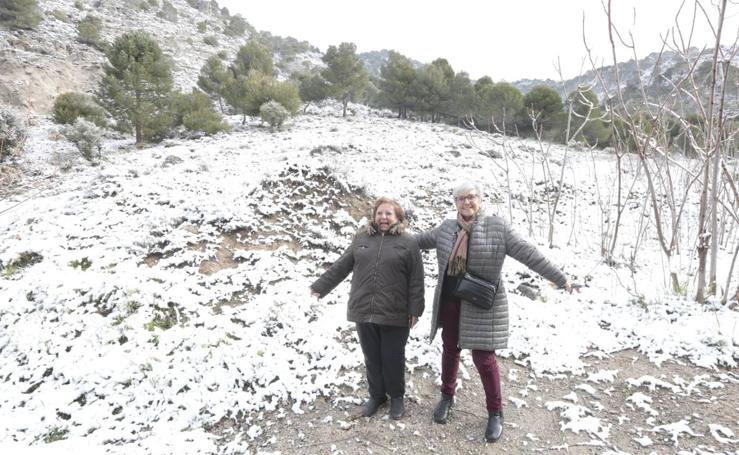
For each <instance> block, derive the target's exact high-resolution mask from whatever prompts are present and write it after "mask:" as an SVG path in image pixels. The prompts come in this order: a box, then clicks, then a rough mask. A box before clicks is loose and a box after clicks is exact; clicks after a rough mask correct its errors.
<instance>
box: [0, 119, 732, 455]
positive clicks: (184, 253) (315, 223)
mask: <svg viewBox="0 0 739 455" xmlns="http://www.w3.org/2000/svg"><path fill="white" fill-rule="evenodd" d="M353 110H354V113H355V114H354V115H351V116H349V117H347V118H341V117H339V116H337V115H336V114H337V113H339V112H340V111H339V108H338V107H336V106H332V105H325V106H322V107H320V108H313V109H312V110H311V111H309V112H310V115H303V116H299V117H296V118H295V119H293V120H292V122H291V123H290V124H289V125H288V127H287V128H286V129H285V130H283V131H278V132H275V133H270V132H269V130H268V129H267V128H264V127H262V126H260V124H259V123H258V122H257V121H252V122H251V123H249V124H247V125H246V126H245V127H243V128H242V127H240V126H239V121H240V119H238V118H233V119H230V120H231V121H232V123H233V125H234V126H235V131H234V132H232V133H230V134H221V135H218V136H215V137H211V138H202V139H198V140H194V141H179V140H174V141H167V142H165V143H164V144H161V145H159V146H156V147H151V148H146V149H142V150H137V149H135V148H133V146H132V144H131V142H130V141H120V140H119V141H109V142H107V143H106V145H105V150H104V156H105V158H104V160H103V162H102V164H101V165H99V166H94V167H92V166H89V165H87V164H86V163H85V162H83V161H82V160H81V158H77V157H76V156H75V154H74V152H73V150H72V148H71V146H70V145H69V144H67V143H65V142H63V141H62V140H59V139H58V136H57V135H54V134H52V133H53V131H54V130H55V128H56V127H55V126H54V125H51V124H48V123H42V124H41V125H40V126H38V127H37V128H35V129H33V130H32V131H31V135H30V137H29V140H28V151H27V153H26V155H25V156H24V157H23V158H22V161H21V162H22V166H23V167H24V169H26V170H27V171H28V172H29V175H31V172H30V171H33V172H34V176H33V177H28V178H29V179H34V178H35V179H38V180H39V181H41V182H45V183H43V184H40V185H38V186H37V189H34V190H28V191H26V192H24V193H22V194H16V195H14V196H12V197H11V198H8V199H4V200H1V201H0V264H2V270H1V271H0V365H2V368H1V371H2V375H1V380H0V449H2V448H3V447H5V449H6V450H0V452H2V453H55V454H56V453H79V452H80V451H84V452H83V453H87V452H88V451H92V452H94V453H120V454H131V453H156V454H166V453H177V454H179V455H181V454H190V453H193V454H194V453H236V452H237V447H238V449H240V450H241V452H243V451H244V450H247V451H253V452H257V451H258V449H257V448H256V447H254V446H250V440H251V439H253V438H257V437H258V436H259V435H260V434H261V433H262V431H263V428H262V427H261V425H260V419H259V412H260V411H275V412H278V413H297V414H300V413H301V412H303V410H304V409H305V407H306V406H308V405H309V404H310V403H312V402H313V401H314V400H315V399H316V398H317V397H320V396H329V397H333V398H335V399H347V400H356V401H359V400H360V399H361V398H362V397H363V396H364V393H365V392H364V385H363V382H362V381H363V377H362V368H361V365H362V359H361V353H360V352H359V350H358V344H357V342H356V340H355V335H354V331H353V327H352V325H351V324H349V323H348V322H346V320H345V311H346V308H345V302H346V299H347V293H348V289H349V286H348V281H347V282H345V283H343V284H342V285H341V286H339V287H338V288H337V289H336V290H335V291H334V292H333V293H332V294H330V295H329V296H328V297H326V298H325V299H323V300H321V301H320V302H318V303H316V302H315V301H312V300H311V299H310V298H309V296H308V291H307V289H308V285H309V284H310V283H311V282H312V281H313V280H314V279H315V278H316V277H317V276H318V274H320V273H321V271H322V270H323V267H324V266H325V265H327V264H328V263H330V262H331V261H332V260H334V259H335V258H336V257H338V255H339V254H340V253H341V252H342V250H343V248H344V247H346V246H347V245H348V243H349V241H350V239H351V236H352V234H353V233H354V232H355V230H356V229H357V228H358V227H359V225H360V224H362V223H363V222H364V220H363V219H362V214H363V213H365V212H366V211H367V209H368V205H367V204H368V202H369V201H371V200H372V199H373V198H375V197H377V196H380V195H389V196H391V197H395V198H397V199H399V200H400V201H402V203H403V204H404V205H405V206H406V207H407V208H409V209H411V210H412V229H414V230H416V231H419V230H425V229H428V228H431V227H433V226H435V225H436V223H438V222H439V221H441V220H442V219H443V218H444V217H445V216H447V215H449V214H451V213H452V210H453V206H452V203H451V196H450V192H451V188H452V187H453V185H454V183H455V182H458V181H459V180H461V179H472V180H477V181H480V182H482V183H483V184H484V186H485V188H486V192H487V196H486V199H487V200H486V210H487V211H488V212H497V213H500V214H502V215H504V216H509V214H512V215H513V222H514V225H515V226H516V227H517V228H518V229H519V231H520V232H521V233H523V234H525V235H530V239H531V240H532V241H533V242H535V243H537V244H539V245H540V247H541V248H542V250H543V251H544V252H545V254H547V255H548V256H549V257H551V258H552V259H553V260H554V261H555V262H556V263H557V264H559V265H560V266H561V267H562V268H563V269H564V270H565V272H566V273H568V274H569V275H570V276H571V277H572V278H573V281H575V282H577V283H581V284H583V285H584V287H583V288H582V289H581V291H582V292H581V293H576V294H573V295H567V294H564V293H563V292H561V291H557V290H555V289H553V288H551V287H550V286H548V284H547V283H545V282H543V281H542V280H541V279H540V278H538V277H529V276H528V274H526V269H525V268H524V267H523V266H521V265H520V264H518V263H516V262H515V261H514V260H510V261H509V262H508V263H507V265H506V267H505V276H504V279H503V280H504V283H505V286H506V288H507V289H508V292H509V302H510V305H511V337H510V342H509V349H508V350H506V351H504V352H502V353H501V355H503V356H514V357H516V358H519V359H522V360H523V361H525V362H528V364H529V365H530V366H531V368H532V369H533V370H534V371H536V372H551V373H565V374H566V373H570V372H574V373H579V372H582V366H583V360H582V359H583V358H584V356H585V355H586V354H587V355H600V354H602V353H610V352H614V351H618V350H622V349H626V348H632V349H636V350H638V351H640V352H642V353H643V354H644V355H645V356H647V357H648V358H649V359H650V360H651V361H653V362H655V363H657V364H659V363H661V362H664V361H665V360H667V359H681V360H683V361H687V362H691V363H692V364H694V365H697V366H702V367H707V368H715V367H720V366H723V367H736V363H737V359H739V327H738V323H739V313H737V311H736V310H732V309H730V306H729V305H727V306H722V305H720V304H719V303H718V302H717V301H713V300H712V301H711V302H709V303H708V304H706V305H698V304H696V303H694V302H692V301H691V299H690V298H689V297H686V296H685V295H675V294H673V293H671V292H670V291H669V286H667V283H668V282H669V280H668V274H669V271H676V272H677V273H678V277H679V279H680V281H681V283H684V284H685V285H686V288H687V290H688V292H687V295H688V296H690V293H691V292H692V288H691V286H692V285H693V281H692V280H693V277H692V276H691V273H692V272H693V271H694V270H695V268H696V265H695V250H694V248H693V245H694V244H695V232H694V231H695V227H694V226H695V221H694V220H695V217H696V213H694V212H695V211H696V210H697V207H696V206H695V204H692V203H691V204H690V206H689V210H690V212H689V213H688V214H687V216H686V217H685V220H684V222H683V227H682V229H681V236H682V238H681V240H682V243H681V245H682V248H681V250H680V254H679V255H677V256H676V257H675V258H673V259H672V261H671V263H670V264H669V265H668V264H666V262H665V259H664V256H663V255H662V254H661V253H660V250H659V247H658V245H657V243H656V241H655V238H654V237H655V235H654V229H653V227H649V228H648V230H647V234H646V236H645V237H644V239H642V240H637V239H638V236H637V233H638V231H639V227H640V223H639V220H642V219H644V216H643V215H642V206H643V195H644V192H643V188H640V187H639V185H638V184H637V186H636V191H635V196H634V197H633V198H632V199H631V200H630V201H629V203H630V206H629V208H628V209H627V210H626V212H625V214H624V220H623V221H622V225H621V232H620V234H619V239H620V242H619V246H618V248H617V249H616V259H617V264H615V265H612V266H609V265H607V264H605V263H604V262H603V261H602V259H601V254H600V250H601V234H602V228H601V223H602V219H603V218H602V216H601V210H600V207H601V205H600V204H599V200H600V201H601V202H602V201H608V199H609V197H610V198H611V199H610V201H611V202H612V201H613V199H612V197H613V196H612V195H613V194H614V191H615V190H614V187H613V182H614V177H613V175H614V172H613V169H614V168H613V160H612V159H611V157H610V156H608V155H606V154H602V153H596V154H594V155H593V154H591V153H589V152H588V153H586V152H582V151H574V150H570V151H569V153H568V154H567V161H566V163H567V165H566V169H565V173H564V176H565V177H564V179H565V182H566V187H565V192H564V194H563V199H562V201H561V202H560V206H559V208H558V210H559V213H558V214H557V216H556V220H555V225H556V228H555V236H554V244H555V247H554V248H551V249H550V248H548V247H547V245H546V233H547V227H548V225H547V204H546V198H547V197H548V195H547V194H548V193H547V184H546V182H545V181H544V176H543V174H542V170H543V169H544V167H543V166H542V165H541V157H542V155H541V153H540V152H539V151H538V145H537V144H536V143H534V142H529V141H520V140H516V139H509V140H506V139H504V138H501V137H498V136H491V135H488V134H484V133H477V132H469V131H466V130H463V129H459V128H455V127H451V126H446V125H436V124H429V123H414V122H407V121H400V120H396V119H394V118H392V116H391V115H387V114H385V115H381V114H383V113H380V112H376V111H372V112H370V111H368V110H367V109H366V108H364V107H361V106H354V107H353ZM55 138H57V139H55ZM495 153H498V154H502V155H504V156H506V157H507V159H505V158H492V157H491V156H490V155H491V154H495ZM548 153H549V164H550V166H551V170H552V174H553V175H555V176H558V175H559V169H560V168H559V166H560V165H561V163H562V162H563V157H564V149H563V148H561V147H560V146H556V145H553V146H551V148H549V149H548ZM60 166H61V167H65V168H69V170H66V171H63V170H60ZM626 167H627V168H628V169H629V171H630V173H631V174H629V175H634V173H635V172H636V166H635V163H634V162H632V161H631V160H629V159H627V163H626ZM506 169H508V170H509V174H508V175H506V172H505V170H506ZM596 176H597V179H596ZM508 181H510V188H511V189H510V191H509V190H507V185H508V184H507V182H508ZM609 195H611V196H609ZM509 196H510V200H511V201H512V205H511V206H510V209H509V205H508V200H509ZM599 198H600V199H599ZM693 200H695V199H693ZM605 205H606V206H607V205H608V203H607V202H606V204H605ZM647 213H649V212H647ZM529 226H531V231H529ZM736 231H737V230H736V228H734V230H733V234H732V235H733V236H734V238H733V239H730V240H729V241H727V248H726V249H725V250H722V253H721V254H722V256H721V259H720V261H719V271H720V273H719V282H720V283H721V284H723V283H725V281H726V273H728V264H729V262H730V260H731V254H730V252H729V251H730V250H731V248H732V244H733V242H736V241H737V240H736V235H737V234H736ZM635 251H636V259H635V262H634V264H633V266H629V256H630V255H632V254H633V253H634V252H635ZM20 258H23V259H25V261H26V262H24V263H19V262H18V260H19V259H20ZM425 260H426V268H427V281H426V283H427V284H426V286H427V293H426V297H427V303H428V304H429V305H430V302H431V299H432V296H433V284H434V283H435V273H436V272H435V269H434V267H435V260H434V253H433V252H432V253H430V254H425ZM522 283H527V284H529V285H531V286H533V287H538V288H539V293H540V297H539V298H538V299H536V300H530V299H528V298H526V297H524V296H523V295H521V294H519V293H517V292H516V291H515V290H516V288H517V287H518V286H519V285H520V284H522ZM734 286H736V280H734ZM428 331H429V320H428V315H427V314H426V315H425V316H424V317H423V318H422V319H421V321H420V323H419V325H418V326H417V328H415V329H414V330H413V331H412V335H411V339H410V341H409V346H408V356H409V359H408V366H409V368H411V369H414V368H417V367H429V368H432V369H437V368H438V365H437V363H438V358H439V349H440V340H439V339H438V338H437V340H435V341H434V343H433V344H429V343H428V342H427V339H426V334H427V333H428ZM347 391H350V392H347ZM347 393H348V395H347ZM633 400H634V404H635V406H637V407H640V408H642V409H646V410H648V408H649V400H648V397H645V396H641V395H637V394H635V395H634V397H633ZM551 406H552V409H569V408H566V406H565V405H564V404H562V403H559V402H556V403H552V404H551ZM575 412H576V411H575ZM223 419H238V420H239V422H241V423H242V424H244V425H245V426H246V428H247V431H246V432H245V433H244V434H243V435H242V436H239V440H238V443H239V444H219V441H218V439H217V438H216V437H215V436H214V435H213V434H212V433H210V432H209V431H208V429H209V428H211V427H212V426H214V425H216V424H218V423H219V422H221V421H223ZM563 421H567V422H568V424H567V425H568V426H569V427H568V428H569V430H572V429H573V428H576V427H577V426H578V425H582V424H585V423H586V422H583V421H579V420H578V418H577V416H575V417H573V416H572V415H568V416H566V417H565V416H564V412H563ZM737 424H738V425H739V423H737ZM568 428H565V425H563V431H565V430H567V429H568ZM716 428H717V430H716V431H717V433H716V434H718V435H719V437H722V438H725V439H726V438H728V436H727V435H728V434H729V433H728V432H727V431H726V430H728V429H727V428H726V427H723V426H721V425H719V423H717V424H716ZM660 430H663V431H670V429H660V428H655V429H654V431H660ZM729 431H730V430H729ZM242 437H243V438H244V439H243V440H242V439H241V438H242ZM600 437H603V438H607V437H608V434H607V432H605V433H602V434H600ZM727 440H728V439H727ZM28 446H30V447H28ZM9 450H10V451H9Z"/></svg>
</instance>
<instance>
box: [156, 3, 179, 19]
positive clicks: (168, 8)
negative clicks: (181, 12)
mask: <svg viewBox="0 0 739 455" xmlns="http://www.w3.org/2000/svg"><path fill="white" fill-rule="evenodd" d="M157 16H158V17H161V18H162V19H164V20H167V21H170V22H177V8H175V6H174V5H173V4H172V2H170V1H169V0H162V9H161V10H159V12H158V13H157Z"/></svg>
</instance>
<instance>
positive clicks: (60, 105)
mask: <svg viewBox="0 0 739 455" xmlns="http://www.w3.org/2000/svg"><path fill="white" fill-rule="evenodd" d="M51 115H52V118H53V119H54V122H56V123H60V124H66V125H71V124H73V123H74V122H75V121H76V120H77V119H78V118H79V117H82V118H84V119H86V120H88V121H90V122H92V123H94V124H96V125H98V126H105V123H106V121H105V111H104V110H103V108H102V107H100V106H99V105H98V104H97V103H95V101H94V100H93V99H92V97H90V96H88V95H86V94H84V93H77V92H65V93H62V94H61V95H59V96H57V97H56V99H55V100H54V107H53V108H52V110H51Z"/></svg>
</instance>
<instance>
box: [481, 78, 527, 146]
mask: <svg viewBox="0 0 739 455" xmlns="http://www.w3.org/2000/svg"><path fill="white" fill-rule="evenodd" d="M487 95H488V98H487V99H485V100H482V102H484V103H489V106H488V108H489V110H490V113H491V118H492V121H493V122H494V123H495V124H496V126H497V128H498V129H499V130H500V131H501V132H503V133H504V134H513V133H515V132H516V124H517V123H518V122H519V121H520V119H521V112H522V110H523V94H521V91H520V90H518V89H517V88H516V87H514V86H513V85H511V84H509V83H508V82H498V83H497V84H494V85H493V87H492V88H491V89H490V91H488V92H487Z"/></svg>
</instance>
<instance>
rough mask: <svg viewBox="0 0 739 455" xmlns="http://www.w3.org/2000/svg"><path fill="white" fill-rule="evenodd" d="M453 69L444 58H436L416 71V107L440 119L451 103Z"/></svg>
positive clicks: (434, 118)
mask: <svg viewBox="0 0 739 455" xmlns="http://www.w3.org/2000/svg"><path fill="white" fill-rule="evenodd" d="M453 78H454V70H452V68H451V66H450V65H449V63H448V62H447V61H446V60H445V59H436V60H434V61H433V62H431V63H430V64H429V65H426V66H424V67H423V68H421V69H420V70H419V72H418V77H417V78H416V80H415V84H414V88H413V96H414V98H415V104H416V109H417V110H419V111H420V112H422V113H425V114H428V115H430V116H431V121H432V122H435V121H439V120H441V117H442V115H443V114H444V113H445V112H446V111H447V110H448V108H449V107H450V104H451V99H452V97H451V81H452V79H453Z"/></svg>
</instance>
